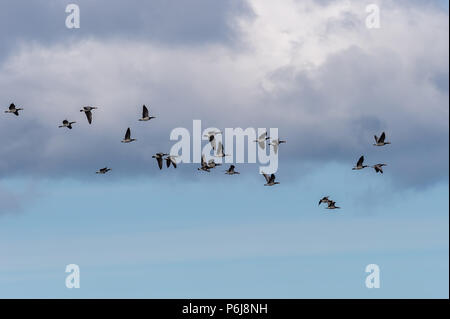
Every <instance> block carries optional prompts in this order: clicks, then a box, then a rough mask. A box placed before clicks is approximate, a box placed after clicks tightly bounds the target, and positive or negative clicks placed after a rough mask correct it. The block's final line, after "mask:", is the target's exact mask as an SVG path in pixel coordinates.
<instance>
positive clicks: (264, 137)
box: [253, 131, 270, 150]
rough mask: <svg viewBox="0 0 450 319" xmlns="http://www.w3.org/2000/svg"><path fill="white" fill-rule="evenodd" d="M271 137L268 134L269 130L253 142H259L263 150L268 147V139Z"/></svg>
mask: <svg viewBox="0 0 450 319" xmlns="http://www.w3.org/2000/svg"><path fill="white" fill-rule="evenodd" d="M268 139H270V137H269V136H267V131H266V132H264V133H262V134H261V135H260V136H259V137H258V139H257V140H254V141H253V142H256V143H258V144H259V147H261V148H262V149H263V150H264V149H266V141H267V140H268Z"/></svg>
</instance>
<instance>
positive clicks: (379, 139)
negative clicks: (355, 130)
mask: <svg viewBox="0 0 450 319" xmlns="http://www.w3.org/2000/svg"><path fill="white" fill-rule="evenodd" d="M374 137H375V144H373V145H374V146H384V145H386V144H391V142H385V141H384V139H385V138H386V134H385V133H384V132H383V133H381V136H380V137H377V136H376V135H374Z"/></svg>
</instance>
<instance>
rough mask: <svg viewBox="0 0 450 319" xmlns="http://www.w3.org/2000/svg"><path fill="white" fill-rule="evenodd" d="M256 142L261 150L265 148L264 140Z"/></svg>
mask: <svg viewBox="0 0 450 319" xmlns="http://www.w3.org/2000/svg"><path fill="white" fill-rule="evenodd" d="M258 144H259V147H261V148H262V149H263V150H264V149H266V141H259V142H258Z"/></svg>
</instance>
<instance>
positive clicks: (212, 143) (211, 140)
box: [209, 135, 216, 151]
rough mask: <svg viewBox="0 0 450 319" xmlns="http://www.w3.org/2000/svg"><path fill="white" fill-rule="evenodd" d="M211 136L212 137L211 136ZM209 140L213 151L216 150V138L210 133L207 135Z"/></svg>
mask: <svg viewBox="0 0 450 319" xmlns="http://www.w3.org/2000/svg"><path fill="white" fill-rule="evenodd" d="M211 137H212V138H211ZM209 141H210V142H211V147H212V149H213V150H214V151H215V150H216V139H215V138H214V135H211V136H210V137H209Z"/></svg>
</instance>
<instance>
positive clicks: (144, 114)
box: [139, 105, 156, 121]
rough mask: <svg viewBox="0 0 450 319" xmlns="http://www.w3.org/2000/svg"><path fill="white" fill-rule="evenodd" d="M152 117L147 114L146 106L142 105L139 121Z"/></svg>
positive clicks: (152, 117) (148, 119)
mask: <svg viewBox="0 0 450 319" xmlns="http://www.w3.org/2000/svg"><path fill="white" fill-rule="evenodd" d="M154 118H156V117H155V116H149V115H148V108H147V107H146V106H145V105H142V118H140V119H139V121H150V120H151V119H154Z"/></svg>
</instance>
